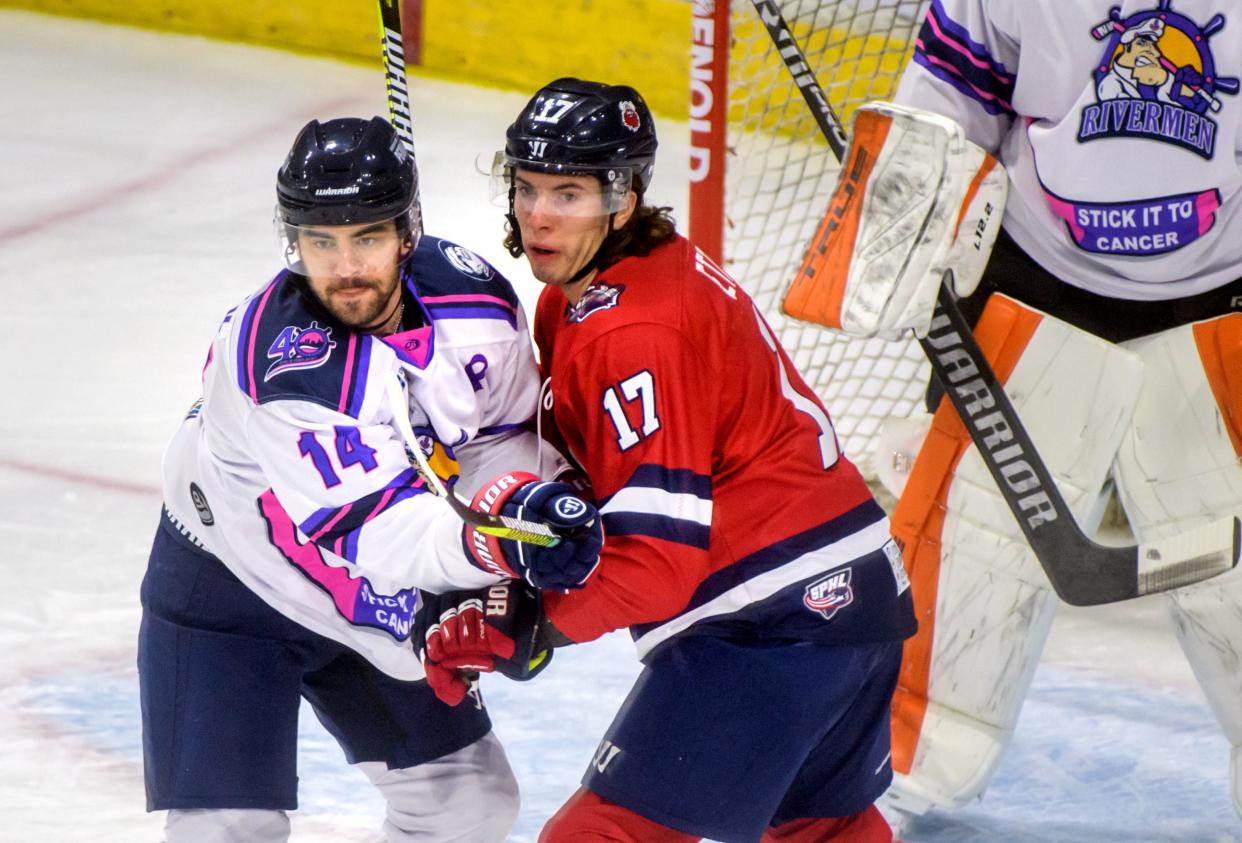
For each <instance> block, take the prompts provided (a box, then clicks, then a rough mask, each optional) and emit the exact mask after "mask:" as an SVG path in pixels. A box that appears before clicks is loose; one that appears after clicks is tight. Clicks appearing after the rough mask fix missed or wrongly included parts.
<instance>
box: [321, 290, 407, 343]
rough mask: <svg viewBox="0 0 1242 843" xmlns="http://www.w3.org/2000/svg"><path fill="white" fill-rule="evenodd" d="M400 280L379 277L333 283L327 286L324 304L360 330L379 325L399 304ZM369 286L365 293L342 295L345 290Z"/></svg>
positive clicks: (330, 311) (343, 320) (343, 321)
mask: <svg viewBox="0 0 1242 843" xmlns="http://www.w3.org/2000/svg"><path fill="white" fill-rule="evenodd" d="M398 283H399V282H398V281H397V280H395V279H394V280H393V281H392V282H390V283H385V282H383V281H379V280H353V281H343V282H340V283H337V284H333V285H332V286H331V287H330V288H328V291H327V295H326V297H325V301H324V303H323V304H324V307H326V308H327V309H328V312H329V313H331V314H332V315H333V316H334V317H336V319H337V321H339V322H341V323H343V324H345V325H348V326H349V327H350V328H354V329H355V330H359V331H366V330H370V329H374V328H378V327H380V325H381V324H382V323H383V322H385V321H387V319H388V318H390V317H391V316H392V314H393V309H394V308H395V307H396V306H397V305H396V301H395V296H394V292H395V290H396V288H397V286H398ZM360 289H363V290H367V291H368V292H367V293H363V294H350V295H341V293H342V292H343V291H353V290H360Z"/></svg>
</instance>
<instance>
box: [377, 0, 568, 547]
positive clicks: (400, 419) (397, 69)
mask: <svg viewBox="0 0 1242 843" xmlns="http://www.w3.org/2000/svg"><path fill="white" fill-rule="evenodd" d="M379 14H380V30H381V39H380V46H381V48H382V49H381V55H382V56H383V59H384V83H385V87H386V88H387V90H388V119H389V122H391V123H392V125H393V128H395V129H396V130H397V134H398V135H399V136H400V137H401V142H402V143H403V144H404V145H405V148H406V150H408V151H409V153H410V156H411V157H413V155H414V121H413V119H412V118H411V116H410V87H409V83H408V82H407V80H406V73H405V47H404V41H403V37H402V33H401V0H379ZM415 201H416V202H417V201H418V198H417V194H416V195H415ZM418 213H419V215H420V217H421V214H422V212H421V209H420V210H419V212H418ZM388 401H389V405H390V409H391V410H392V415H393V418H394V419H395V420H396V422H397V428H398V429H399V430H400V431H401V436H402V438H403V439H405V452H406V456H407V457H409V460H410V464H411V465H413V466H414V467H415V468H416V469H418V473H419V474H421V475H422V477H423V480H424V482H426V484H427V486H428V488H430V489H431V491H432V492H433V493H434V494H436V495H438V496H439V497H442V498H444V499H445V500H447V501H448V503H449V506H451V507H452V508H453V511H454V512H456V513H457V515H458V517H460V518H461V519H462V520H463V521H465V522H467V523H468V524H470V525H471V526H472V527H473V528H474V529H475V530H477V531H479V532H480V533H487V534H489V535H493V536H499V537H500V538H502V539H512V540H513V541H519V542H524V543H526V544H534V545H539V546H541V547H553V546H555V545H556V544H558V543H559V542H560V540H561V536H560V535H559V534H557V533H555V532H554V531H553V530H552V528H551V527H549V526H548V525H546V524H539V523H536V522H534V521H523V520H522V519H519V518H509V517H508V516H504V515H492V514H489V513H486V512H480V511H479V510H477V509H473V508H471V506H470V504H469V502H467V501H465V500H463V499H461V498H460V497H458V496H457V493H456V492H454V491H453V490H452V489H449V488H447V487H445V485H444V483H443V482H442V481H441V480H440V477H439V475H437V474H436V473H435V472H434V471H432V469H431V466H430V465H429V464H428V462H427V457H426V456H425V455H424V454H423V449H422V447H421V446H420V445H419V444H418V437H417V436H416V435H415V434H414V429H413V427H411V426H410V415H409V407H408V405H407V403H406V395H405V389H404V388H403V387H402V386H401V384H400V383H398V382H396V381H393V382H392V383H391V384H389V386H388Z"/></svg>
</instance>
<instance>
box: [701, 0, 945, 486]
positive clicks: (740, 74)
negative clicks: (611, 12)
mask: <svg viewBox="0 0 1242 843" xmlns="http://www.w3.org/2000/svg"><path fill="white" fill-rule="evenodd" d="M929 4H930V0H784V2H779V3H776V4H775V5H776V6H778V7H779V9H780V12H781V15H782V17H783V18H784V19H785V21H786V22H787V23H788V25H789V28H790V31H791V32H792V33H793V35H794V37H795V38H796V39H797V41H798V44H799V46H800V47H801V48H802V50H803V51H804V52H805V53H806V57H807V63H808V65H809V66H810V67H809V70H810V72H813V73H814V74H815V77H816V79H817V80H818V82H819V84H820V85H821V86H822V87H823V88H824V90H825V91H826V93H827V95H828V99H829V102H830V104H831V105H832V107H833V109H834V110H835V111H836V112H837V113H838V114H840V115H841V117H842V119H843V120H845V121H847V122H848V120H849V117H850V115H851V114H852V113H853V111H854V109H855V108H857V107H858V106H859V105H861V104H862V103H864V102H867V101H870V100H877V99H887V98H891V96H892V94H893V92H894V90H895V89H896V86H897V81H898V79H899V78H900V76H901V71H902V69H903V68H904V67H905V64H906V62H907V60H908V58H909V55H910V53H911V51H912V50H913V48H914V41H915V38H916V36H917V34H918V31H919V27H920V25H921V24H922V20H923V16H924V13H925V12H926V10H927V6H928V5H929ZM692 21H693V23H692V28H691V66H690V89H691V90H690V115H689V116H690V146H691V152H690V156H691V161H690V214H689V233H690V236H691V239H693V240H694V241H695V242H696V243H697V244H699V246H700V247H702V248H703V249H704V250H705V251H706V252H708V253H709V254H711V255H712V256H713V257H714V258H716V259H717V260H720V261H722V263H723V265H724V266H725V267H726V268H727V269H728V270H729V273H730V274H731V275H732V276H733V277H734V278H735V279H736V280H737V281H738V283H740V284H741V285H742V286H743V287H744V288H746V290H747V291H748V292H749V293H750V294H751V296H752V297H753V298H754V300H755V302H756V304H758V306H759V308H760V309H761V310H762V311H763V313H764V315H765V317H766V318H767V319H768V321H769V322H770V324H771V325H772V328H773V330H774V331H775V332H776V333H777V335H778V336H779V337H780V339H781V342H782V344H783V345H784V346H785V348H786V349H787V350H788V351H789V353H790V355H791V356H792V357H793V360H794V363H795V365H796V366H797V367H798V370H799V371H800V372H801V373H802V375H803V377H804V378H806V380H807V382H808V383H809V384H810V385H811V386H812V387H813V388H814V389H815V390H816V392H817V393H818V394H819V396H820V398H821V399H822V400H823V401H824V403H825V405H826V406H827V408H828V411H829V413H830V414H831V415H832V418H833V422H834V425H835V427H836V429H837V434H838V437H839V438H840V440H841V444H842V447H843V448H844V450H845V453H846V455H847V456H849V458H850V459H851V460H852V461H853V462H854V463H856V464H857V465H858V466H859V468H860V469H862V471H863V473H864V474H865V475H867V477H868V479H869V480H874V479H875V460H876V455H875V454H874V449H875V442H876V435H877V433H878V432H879V429H880V426H881V424H882V423H883V422H884V420H885V419H886V418H888V417H891V416H898V417H905V416H909V415H910V414H911V413H912V412H914V411H916V410H918V409H919V408H921V406H922V400H923V392H924V389H925V387H926V383H927V371H928V369H927V363H926V361H925V359H924V357H923V354H922V352H921V351H920V350H919V347H918V345H917V343H915V342H913V341H912V340H911V341H909V342H886V341H884V340H879V339H870V340H858V339H852V338H849V337H846V336H844V335H842V334H838V333H836V332H833V331H828V330H825V329H821V328H818V327H815V326H811V325H807V324H805V323H801V322H797V321H795V320H792V319H790V318H788V317H786V316H784V314H782V313H781V312H780V300H781V298H782V297H783V295H784V292H785V290H786V289H787V288H788V286H789V282H790V281H791V280H792V278H793V274H794V272H795V271H796V270H797V267H798V264H799V262H800V261H801V258H802V255H803V252H804V250H805V248H806V245H807V243H808V242H809V241H810V239H811V236H812V235H813V234H814V232H815V227H816V225H817V224H818V222H819V220H820V218H821V217H822V215H823V213H824V211H825V210H826V208H827V205H828V200H829V198H830V196H831V193H832V189H833V187H834V186H835V184H836V173H837V170H838V165H837V162H836V160H835V158H834V156H833V154H832V151H831V149H830V148H829V146H828V144H827V143H826V142H825V141H824V139H823V136H822V134H821V132H820V130H819V127H818V125H817V124H816V122H815V119H814V117H813V115H812V114H811V112H810V110H809V108H808V107H807V105H806V103H805V101H804V100H803V98H802V95H801V93H800V92H799V89H798V87H797V86H796V84H795V83H794V80H793V78H792V77H791V75H790V73H789V71H788V69H787V68H786V67H785V64H784V62H783V61H782V60H781V57H780V55H779V54H778V53H777V52H776V49H775V47H774V46H773V44H772V40H771V38H770V37H769V36H768V33H767V31H766V30H765V28H764V26H763V23H762V22H761V21H760V20H759V17H758V15H757V13H756V11H755V7H754V5H753V4H752V3H751V2H749V0H694V2H693V17H692Z"/></svg>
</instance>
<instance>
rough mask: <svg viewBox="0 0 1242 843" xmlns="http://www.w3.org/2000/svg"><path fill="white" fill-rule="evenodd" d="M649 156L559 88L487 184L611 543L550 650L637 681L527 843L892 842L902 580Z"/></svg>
mask: <svg viewBox="0 0 1242 843" xmlns="http://www.w3.org/2000/svg"><path fill="white" fill-rule="evenodd" d="M655 151H656V135H655V127H654V125H653V123H652V118H651V114H650V112H649V111H648V110H647V107H646V104H645V103H644V102H643V99H642V97H641V96H639V94H638V92H637V91H635V90H634V89H633V88H630V87H626V86H610V85H604V84H600V83H595V82H585V81H580V80H577V79H559V80H557V81H555V82H552V83H551V84H549V85H547V86H546V87H544V88H543V89H541V90H540V91H539V92H538V93H537V94H536V95H535V96H534V98H533V99H531V101H530V102H529V103H528V104H527V106H526V107H525V108H524V109H523V110H522V112H521V113H520V114H519V116H518V118H517V120H516V121H515V122H514V123H513V125H512V126H510V127H509V129H508V132H507V137H506V144H505V149H504V151H503V152H502V153H499V154H498V155H497V159H496V162H495V165H494V167H493V185H494V188H495V190H494V192H495V193H497V194H498V195H499V196H500V197H502V198H504V199H505V201H506V204H507V205H508V208H509V216H508V219H509V224H510V225H509V231H508V239H507V241H506V242H507V245H508V247H509V249H510V251H511V252H512V253H513V254H514V255H520V254H523V253H525V254H526V255H527V257H528V259H529V260H530V265H531V268H532V270H533V272H534V274H535V276H536V277H537V278H538V279H539V280H540V281H543V282H544V283H545V284H546V285H547V287H546V288H545V289H544V291H543V293H542V296H541V298H540V301H539V307H538V311H537V316H536V326H535V336H536V342H537V344H538V346H539V349H540V352H541V356H542V368H543V373H544V375H545V377H548V378H550V382H551V387H550V389H551V395H552V398H553V402H552V404H553V406H552V411H551V416H552V423H553V426H554V427H555V430H556V432H557V434H558V435H559V436H560V438H561V444H562V445H563V446H564V448H565V450H566V451H567V453H568V454H570V455H572V458H573V459H574V460H575V461H576V462H577V463H578V465H579V466H580V467H581V469H582V470H583V472H584V474H585V475H586V478H587V479H588V480H589V483H590V485H591V488H592V490H593V494H594V496H595V499H596V502H597V504H598V506H599V509H600V513H601V515H602V518H603V522H604V531H605V536H606V540H605V548H604V552H603V554H602V555H601V561H600V565H599V569H598V570H597V572H596V575H595V576H594V577H593V578H592V579H591V580H590V581H588V583H587V584H586V586H585V587H584V588H583V589H581V590H579V591H574V592H571V593H561V592H552V591H549V592H547V593H546V596H545V611H546V614H547V620H548V624H549V628H548V630H547V632H548V634H549V636H550V637H551V639H552V641H553V643H554V644H568V643H580V642H585V641H590V640H592V639H595V638H598V637H599V636H601V635H603V634H604V633H607V632H609V631H612V630H616V629H622V628H626V627H628V628H629V629H630V632H631V634H632V635H633V637H634V640H635V643H636V646H637V649H638V655H639V657H640V658H641V659H642V661H643V663H644V670H643V672H642V674H641V675H640V676H639V678H638V680H637V681H636V683H635V685H634V687H633V689H632V690H631V692H630V695H629V697H628V699H627V700H626V702H625V704H624V705H623V706H622V708H621V710H620V712H618V714H617V716H616V718H615V719H614V721H613V723H612V725H611V726H610V727H609V729H608V731H607V733H606V734H605V735H604V738H603V740H602V741H601V742H600V744H599V748H598V750H597V752H596V755H595V758H594V759H593V761H592V763H591V764H590V766H589V768H588V772H587V774H586V776H585V777H584V778H583V781H582V784H583V787H582V789H581V790H579V791H578V793H577V794H575V795H574V796H573V797H572V798H571V799H570V800H569V801H568V802H567V803H566V804H565V805H564V806H563V807H562V808H561V810H560V811H559V812H558V813H557V814H556V816H554V817H553V818H552V819H551V821H550V822H549V823H548V825H547V826H546V827H545V829H544V831H543V834H542V835H541V838H540V839H541V840H542V841H545V843H565V841H587V840H590V841H598V840H601V839H607V840H617V841H623V840H632V841H643V843H655V841H691V840H697V839H700V838H702V837H708V838H711V839H715V840H721V841H757V840H764V841H778V840H780V841H795V840H796V841H811V840H815V841H827V840H834V841H868V842H869V841H888V840H890V839H891V833H890V831H889V828H888V826H887V824H886V823H885V822H884V820H883V818H882V817H881V816H880V815H879V812H878V811H877V810H876V809H875V808H874V806H873V802H874V801H875V799H876V798H877V797H878V796H879V795H880V794H881V793H882V792H883V791H884V790H885V788H887V787H888V784H889V781H890V778H891V771H890V769H889V762H888V756H889V727H888V724H887V718H888V712H889V702H890V697H891V694H892V690H893V687H894V684H895V682H896V677H897V673H896V671H897V665H898V663H899V659H900V650H901V641H902V639H904V638H906V637H908V636H909V635H910V634H911V633H912V632H913V630H914V627H915V624H914V619H913V613H912V604H911V599H910V593H909V587H908V583H907V580H906V576H905V572H904V569H903V568H902V566H901V563H900V554H899V552H898V549H897V547H896V545H895V544H894V543H893V541H892V540H891V538H890V535H889V527H888V520H887V518H886V517H885V515H884V512H883V510H882V509H881V508H880V507H879V506H878V505H877V504H876V503H875V501H874V500H873V499H872V497H871V495H870V493H869V491H868V489H867V487H866V485H865V484H864V483H863V481H862V479H861V477H860V476H859V474H858V472H857V470H856V469H855V468H854V466H853V464H851V463H850V462H849V460H847V459H846V458H845V457H844V456H843V455H842V454H841V453H840V451H839V450H838V444H837V439H836V435H835V433H834V431H833V428H832V424H831V421H830V419H829V416H828V414H827V412H826V411H825V410H824V408H823V406H822V405H821V404H820V402H819V401H818V399H817V398H816V397H815V395H814V393H813V392H812V391H811V390H810V389H809V388H808V387H807V386H806V384H805V383H804V382H803V381H802V379H801V378H800V377H799V375H798V373H797V371H796V370H795V369H794V367H793V365H792V363H791V362H790V360H789V358H788V356H787V355H786V354H785V352H784V350H783V349H782V348H781V347H780V346H779V344H778V343H777V342H776V340H775V339H774V337H773V334H772V331H771V330H770V329H769V327H768V326H767V324H766V323H765V322H764V319H763V317H762V316H761V315H760V313H759V311H758V310H757V309H756V307H755V305H754V304H753V303H752V302H751V300H750V298H749V297H748V296H747V295H746V293H745V292H743V291H742V290H741V288H739V287H738V286H737V285H736V284H735V283H734V282H733V280H732V279H731V278H730V277H729V276H728V274H727V273H725V272H724V271H723V270H722V269H721V268H720V267H719V266H718V265H716V264H715V263H713V262H712V261H711V260H710V259H709V258H708V257H707V256H706V255H704V254H703V253H702V252H700V251H699V250H698V249H696V248H695V246H694V245H693V244H692V243H690V242H688V241H687V240H685V239H684V238H683V237H681V236H679V235H678V234H677V233H676V232H675V230H674V224H673V221H672V219H671V218H670V217H669V215H668V211H669V209H667V208H658V207H651V206H649V205H647V204H645V203H644V195H645V193H646V191H647V189H648V187H649V186H650V184H651V174H652V169H653V166H654V162H655ZM545 406H546V405H545Z"/></svg>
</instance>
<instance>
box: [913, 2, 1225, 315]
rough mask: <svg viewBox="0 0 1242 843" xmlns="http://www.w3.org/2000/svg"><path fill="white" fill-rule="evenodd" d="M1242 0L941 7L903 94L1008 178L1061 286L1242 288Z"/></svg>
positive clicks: (1176, 293)
mask: <svg viewBox="0 0 1242 843" xmlns="http://www.w3.org/2000/svg"><path fill="white" fill-rule="evenodd" d="M1239 76H1242V0H1217V1H1216V2H1212V0H1125V2H1122V3H1120V5H1117V3H1116V0H1073V2H1066V0H934V2H933V3H932V5H931V9H930V10H929V12H928V15H927V18H926V20H925V22H924V24H923V27H922V31H921V32H920V35H919V39H918V43H917V45H916V50H915V54H914V58H913V60H912V61H911V63H910V66H909V68H908V69H907V71H906V73H905V76H904V77H903V80H902V83H901V86H900V88H899V90H898V94H897V97H896V99H897V100H898V101H899V102H902V103H904V104H908V105H912V106H916V107H919V108H924V109H927V110H930V111H935V112H938V113H940V114H944V115H947V116H950V117H952V118H954V119H955V120H957V121H958V122H959V123H961V124H962V125H963V126H964V127H965V128H966V132H967V134H968V136H969V137H970V138H971V140H973V141H974V142H975V143H977V144H979V145H980V146H983V147H984V148H986V149H988V150H990V151H992V152H993V153H994V154H996V155H997V156H998V157H999V158H1000V160H1001V162H1002V163H1004V165H1005V166H1006V167H1007V168H1008V171H1009V178H1010V186H1009V201H1008V206H1007V208H1006V211H1005V219H1004V224H1005V229H1006V231H1008V232H1009V234H1010V236H1011V237H1013V239H1014V240H1015V241H1016V242H1017V244H1018V245H1019V246H1021V247H1022V249H1023V250H1024V251H1026V252H1027V253H1028V254H1030V255H1031V257H1033V258H1034V259H1035V260H1036V261H1037V262H1038V263H1039V264H1040V265H1041V266H1043V267H1044V268H1046V269H1047V270H1048V271H1050V272H1052V273H1053V274H1054V275H1056V276H1057V277H1058V278H1060V279H1061V280H1063V281H1065V282H1067V283H1069V284H1073V285H1075V286H1078V287H1082V288H1085V289H1087V290H1089V291H1091V292H1094V293H1098V294H1101V295H1105V296H1112V297H1115V298H1125V299H1136V300H1165V299H1171V298H1180V297H1184V296H1190V295H1194V294H1196V293H1201V292H1204V291H1206V290H1210V289H1213V288H1215V287H1219V286H1221V285H1223V284H1225V283H1227V282H1229V281H1233V280H1235V279H1237V278H1239V277H1242V269H1240V268H1242V196H1240V195H1239V187H1240V186H1242V168H1240V165H1239V160H1240V159H1239V156H1240V154H1242V97H1239V95H1238V78H1239Z"/></svg>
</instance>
